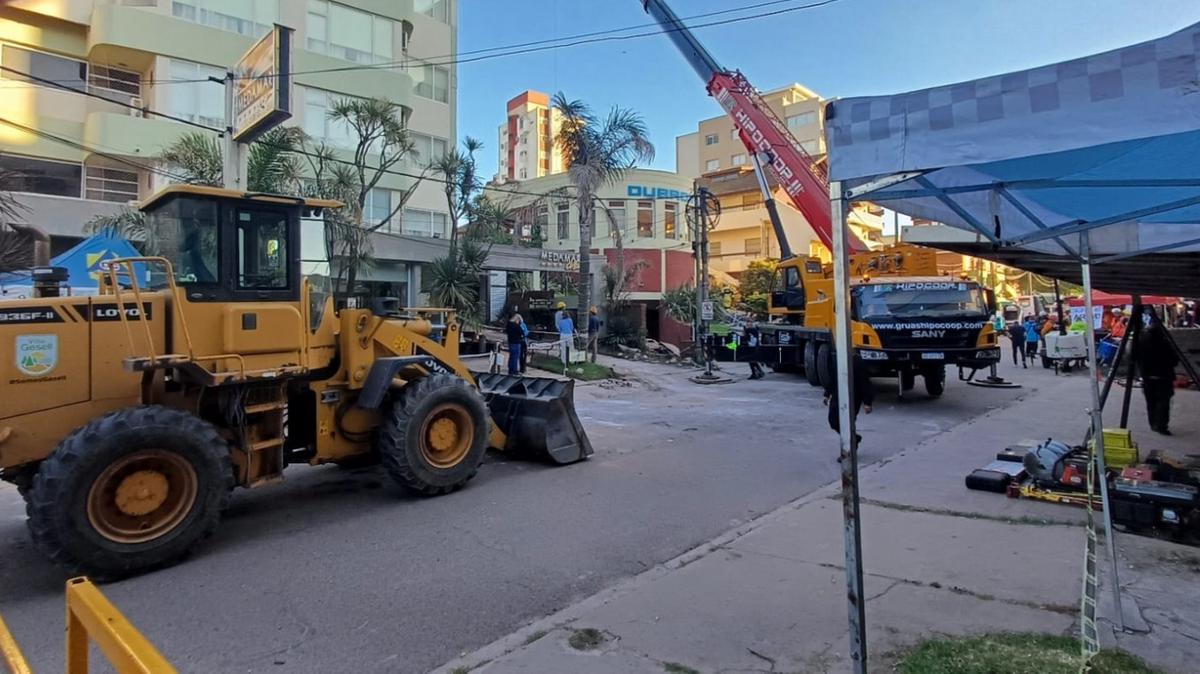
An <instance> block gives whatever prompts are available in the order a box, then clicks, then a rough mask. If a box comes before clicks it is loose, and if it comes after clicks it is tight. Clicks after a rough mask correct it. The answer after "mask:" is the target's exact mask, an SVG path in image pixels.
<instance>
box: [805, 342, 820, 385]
mask: <svg viewBox="0 0 1200 674" xmlns="http://www.w3.org/2000/svg"><path fill="white" fill-rule="evenodd" d="M804 376H805V378H807V379H808V383H809V384H812V385H813V386H820V385H821V373H820V372H818V371H817V343H816V342H814V341H812V340H811V339H810V340H808V341H807V342H805V343H804Z"/></svg>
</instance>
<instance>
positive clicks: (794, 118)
mask: <svg viewBox="0 0 1200 674" xmlns="http://www.w3.org/2000/svg"><path fill="white" fill-rule="evenodd" d="M816 121H817V113H816V111H815V110H809V111H808V112H802V113H800V114H798V115H789V116H788V118H787V125H788V128H789V129H795V128H798V127H801V126H808V125H809V124H815V123H816Z"/></svg>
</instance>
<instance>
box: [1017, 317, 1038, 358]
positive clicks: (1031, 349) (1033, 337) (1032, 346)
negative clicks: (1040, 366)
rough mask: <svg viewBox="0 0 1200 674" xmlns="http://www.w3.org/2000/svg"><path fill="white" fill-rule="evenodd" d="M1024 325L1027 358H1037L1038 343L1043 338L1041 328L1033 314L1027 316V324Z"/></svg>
mask: <svg viewBox="0 0 1200 674" xmlns="http://www.w3.org/2000/svg"><path fill="white" fill-rule="evenodd" d="M1022 327H1024V329H1025V358H1026V359H1028V360H1034V359H1036V358H1037V353H1038V343H1039V342H1040V341H1041V338H1042V332H1041V329H1040V328H1039V327H1038V321H1037V320H1035V319H1034V318H1033V316H1026V317H1025V324H1024V325H1023V326H1022Z"/></svg>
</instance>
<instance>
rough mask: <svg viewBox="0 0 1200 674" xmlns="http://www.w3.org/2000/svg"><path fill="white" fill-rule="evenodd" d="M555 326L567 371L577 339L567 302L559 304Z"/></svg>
mask: <svg viewBox="0 0 1200 674" xmlns="http://www.w3.org/2000/svg"><path fill="white" fill-rule="evenodd" d="M554 324H555V326H556V327H557V328H558V345H559V347H558V348H559V351H560V353H561V355H562V362H563V368H564V370H565V368H566V367H567V365H568V364H569V363H570V362H571V341H572V340H573V339H575V321H574V320H573V319H572V318H571V314H570V313H569V312H568V311H567V303H566V302H559V303H558V312H557V313H555V314H554Z"/></svg>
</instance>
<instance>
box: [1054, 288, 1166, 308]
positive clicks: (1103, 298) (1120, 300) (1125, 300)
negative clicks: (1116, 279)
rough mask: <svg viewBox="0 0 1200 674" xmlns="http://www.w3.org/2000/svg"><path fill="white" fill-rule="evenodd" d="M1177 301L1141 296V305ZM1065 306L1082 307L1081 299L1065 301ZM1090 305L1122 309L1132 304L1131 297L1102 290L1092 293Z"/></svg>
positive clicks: (1153, 296) (1162, 296) (1160, 297)
mask: <svg viewBox="0 0 1200 674" xmlns="http://www.w3.org/2000/svg"><path fill="white" fill-rule="evenodd" d="M1178 301H1179V298H1178V297H1166V296H1164V295H1142V304H1175V303H1177V302H1178ZM1067 304H1068V305H1070V306H1072V307H1082V306H1083V298H1082V297H1072V298H1070V299H1068V300H1067ZM1092 304H1093V305H1095V306H1098V307H1101V306H1103V307H1111V306H1119V307H1123V306H1125V305H1127V304H1133V296H1132V295H1113V294H1111V293H1106V292H1104V291H1103V290H1093V291H1092Z"/></svg>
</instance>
